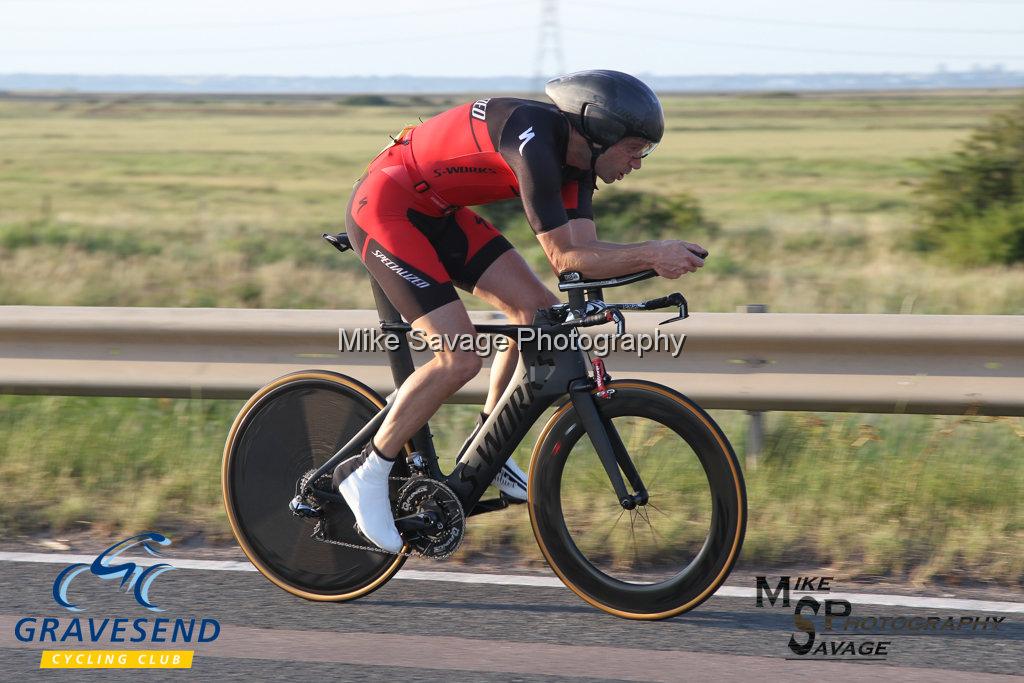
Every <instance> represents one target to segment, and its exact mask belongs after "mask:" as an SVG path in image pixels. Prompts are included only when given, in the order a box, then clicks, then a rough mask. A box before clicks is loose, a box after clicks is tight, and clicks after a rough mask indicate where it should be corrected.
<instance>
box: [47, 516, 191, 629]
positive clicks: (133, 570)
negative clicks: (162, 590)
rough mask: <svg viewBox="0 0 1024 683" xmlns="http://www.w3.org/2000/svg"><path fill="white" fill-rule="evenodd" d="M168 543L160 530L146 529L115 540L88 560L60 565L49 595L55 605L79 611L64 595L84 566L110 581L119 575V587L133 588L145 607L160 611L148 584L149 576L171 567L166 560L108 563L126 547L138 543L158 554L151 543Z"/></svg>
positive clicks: (85, 568) (128, 547) (151, 578)
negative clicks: (65, 566)
mask: <svg viewBox="0 0 1024 683" xmlns="http://www.w3.org/2000/svg"><path fill="white" fill-rule="evenodd" d="M170 544H171V539H169V538H167V537H166V536H164V535H163V534H158V533H155V532H153V531H147V532H146V533H142V534H139V535H138V536H132V537H131V538H127V539H125V540H123V541H121V542H119V543H115V544H114V545H112V546H110V547H109V548H107V549H106V550H104V551H103V552H102V553H100V554H99V555H97V556H96V559H95V560H93V561H92V564H83V563H77V564H72V565H70V566H68V567H67V568H65V569H64V571H62V572H61V573H60V574H58V575H57V578H56V579H54V582H53V599H54V600H55V601H56V603H57V604H58V605H60V606H61V607H64V608H66V609H69V610H71V611H72V612H81V611H82V608H81V607H78V606H77V605H75V604H74V603H72V602H70V600H69V599H68V588H69V587H70V586H71V581H72V580H73V579H74V578H75V577H76V576H78V575H79V574H81V573H82V572H84V571H86V570H88V571H89V572H90V573H91V574H93V575H94V576H96V577H98V578H99V579H101V580H103V581H112V580H116V579H120V580H121V583H120V585H119V587H120V588H122V589H124V591H125V592H127V591H133V593H134V595H135V600H136V601H137V602H138V603H139V604H140V605H142V606H143V607H145V608H146V609H149V610H152V611H154V612H163V610H162V609H160V608H159V607H157V606H156V605H154V604H153V603H151V602H150V601H149V587H150V585H152V583H153V580H154V579H156V577H158V576H160V575H161V574H163V573H164V572H166V571H170V570H172V569H174V567H172V566H171V565H170V564H168V563H166V562H161V563H159V564H154V565H151V566H149V567H146V568H142V567H140V566H139V565H138V564H136V563H135V562H119V563H118V564H111V563H112V562H117V560H118V557H119V556H120V555H121V553H123V552H125V551H126V550H130V549H131V548H134V547H136V546H141V547H142V549H143V550H145V551H146V552H147V553H149V554H150V555H153V556H155V557H158V556H159V555H160V551H159V550H157V549H156V547H155V546H168V545H170Z"/></svg>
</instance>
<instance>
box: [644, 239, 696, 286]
mask: <svg viewBox="0 0 1024 683" xmlns="http://www.w3.org/2000/svg"><path fill="white" fill-rule="evenodd" d="M654 246H655V249H654V260H653V262H652V263H651V267H652V268H654V270H655V271H656V272H657V273H658V275H660V276H662V277H667V278H669V279H670V280H674V279H676V278H677V277H680V276H681V275H684V274H685V273H693V272H695V271H696V270H697V269H698V268H700V267H701V266H703V265H704V258H702V257H701V256H700V255H699V254H703V255H704V257H707V255H708V251H707V249H705V248H704V247H702V246H700V245H699V244H694V243H693V242H683V241H682V240H660V241H658V242H655V244H654Z"/></svg>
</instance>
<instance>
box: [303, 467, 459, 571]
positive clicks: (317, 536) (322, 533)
mask: <svg viewBox="0 0 1024 683" xmlns="http://www.w3.org/2000/svg"><path fill="white" fill-rule="evenodd" d="M413 478H414V477H388V481H412V479H413ZM326 527H327V525H326V524H324V520H323V519H318V520H317V521H316V526H315V527H313V533H312V534H310V538H312V539H313V540H314V541H319V542H321V543H329V544H330V545H340V546H341V547H343V548H353V549H355V550H369V551H370V552H374V553H380V554H382V555H397V556H399V557H406V558H408V557H424V558H427V559H430V560H446V559H448V558H449V557H451V556H452V555H453V554H454V553H455V550H458V547H456V548H455V550H453V551H452V552H450V553H448V554H447V555H441V556H437V557H431V556H429V555H424V554H423V553H419V552H411V553H403V552H401V551H399V552H397V553H393V552H391V551H388V550H384V548H378V547H377V546H375V545H358V544H356V543H349V542H347V541H338V540H336V539H333V538H327V536H326Z"/></svg>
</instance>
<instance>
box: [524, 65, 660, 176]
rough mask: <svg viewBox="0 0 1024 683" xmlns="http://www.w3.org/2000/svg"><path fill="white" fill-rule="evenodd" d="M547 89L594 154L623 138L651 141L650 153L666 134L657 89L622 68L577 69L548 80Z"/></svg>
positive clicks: (646, 149)
mask: <svg viewBox="0 0 1024 683" xmlns="http://www.w3.org/2000/svg"><path fill="white" fill-rule="evenodd" d="M544 92H545V93H547V96H548V97H550V98H551V101H552V102H554V103H555V106H557V107H558V109H559V110H560V111H561V112H562V113H564V114H565V115H566V117H568V119H569V122H570V123H571V124H572V126H573V127H574V128H575V129H576V130H577V131H579V132H580V134H581V135H583V137H584V138H585V139H586V140H587V142H589V143H590V145H591V151H592V152H593V153H594V156H596V155H597V154H600V153H601V152H602V151H604V150H605V149H607V148H609V147H611V146H612V145H614V144H615V143H616V142H618V141H619V140H622V139H623V138H629V137H636V138H643V139H644V140H647V141H648V142H649V143H650V144H649V145H648V146H647V147H646V148H645V149H644V151H643V153H642V155H641V156H647V155H648V154H650V153H651V152H653V151H654V148H655V147H657V146H658V143H659V142H661V136H662V135H664V133H665V115H664V113H663V112H662V110H661V102H659V101H658V96H657V95H655V94H654V91H653V90H651V89H650V88H649V87H647V86H646V85H645V84H644V82H643V81H641V80H640V79H639V78H635V77H633V76H630V75H629V74H624V73H622V72H621V71H608V70H605V69H597V70H591V71H577V72H576V73H571V74H569V75H567V76H560V77H559V78H553V79H551V80H550V81H548V83H547V85H546V86H545V87H544Z"/></svg>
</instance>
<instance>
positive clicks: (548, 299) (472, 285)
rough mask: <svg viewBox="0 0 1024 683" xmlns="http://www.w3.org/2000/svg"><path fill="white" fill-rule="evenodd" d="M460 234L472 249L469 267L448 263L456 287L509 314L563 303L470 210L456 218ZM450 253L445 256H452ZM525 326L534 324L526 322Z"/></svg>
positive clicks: (462, 212) (499, 236) (463, 211)
mask: <svg viewBox="0 0 1024 683" xmlns="http://www.w3.org/2000/svg"><path fill="white" fill-rule="evenodd" d="M455 219H456V222H457V227H458V228H459V234H461V235H464V236H465V241H466V243H467V244H468V245H471V246H473V247H475V249H467V250H466V252H467V253H468V256H467V258H466V260H465V266H464V267H462V268H461V269H460V266H459V264H457V263H455V264H449V263H448V262H445V267H446V268H447V269H448V272H449V273H451V275H452V279H453V280H454V281H455V282H456V284H457V285H458V286H459V287H460V288H462V289H465V290H466V291H468V292H472V293H473V294H474V295H476V296H478V297H480V298H481V299H483V300H484V301H486V302H487V303H489V304H491V305H492V306H495V307H497V308H500V309H502V310H504V311H506V312H509V311H528V312H529V313H530V314H531V315H532V313H533V311H535V310H536V309H538V308H544V307H546V306H553V305H555V304H557V303H558V302H559V299H558V297H556V296H555V295H554V294H553V293H552V292H551V291H550V290H549V289H548V288H547V287H546V286H544V283H543V282H541V281H540V278H538V277H537V275H536V273H534V272H533V269H532V268H530V266H529V265H528V264H527V263H526V260H525V259H524V258H523V257H522V255H520V253H519V252H518V251H516V250H515V248H514V247H513V246H512V244H511V243H509V241H508V240H507V239H505V237H504V236H503V235H502V234H501V233H500V232H498V230H497V229H496V228H495V227H494V226H492V225H491V224H490V223H488V222H487V221H485V220H484V219H483V218H481V217H480V216H478V215H477V214H475V213H473V212H472V211H470V210H469V209H461V210H459V211H458V212H457V213H456V214H455ZM448 253H450V252H448V251H447V250H446V251H445V252H443V253H442V260H443V259H444V255H445V254H448ZM525 322H530V320H526V321H525Z"/></svg>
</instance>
